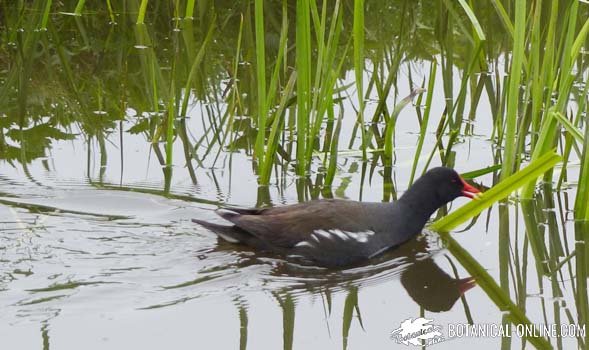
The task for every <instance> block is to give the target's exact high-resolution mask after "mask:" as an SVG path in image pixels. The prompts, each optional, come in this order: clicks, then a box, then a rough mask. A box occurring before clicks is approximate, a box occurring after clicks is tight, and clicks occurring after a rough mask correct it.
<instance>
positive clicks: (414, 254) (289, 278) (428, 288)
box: [217, 231, 475, 312]
mask: <svg viewBox="0 0 589 350" xmlns="http://www.w3.org/2000/svg"><path fill="white" fill-rule="evenodd" d="M235 249H236V246H235V245H233V244H229V243H226V242H224V241H221V240H220V241H219V246H218V247H217V250H218V251H219V250H231V251H235ZM246 250H247V249H246ZM443 251H444V249H443V247H442V246H441V243H440V242H439V237H438V236H437V235H436V234H435V233H431V232H427V231H424V233H423V234H421V235H418V236H416V237H415V238H413V239H411V240H410V241H408V242H406V243H405V244H403V245H401V246H399V247H396V248H393V249H391V250H390V251H388V252H385V253H383V254H382V255H380V256H378V257H376V258H373V259H371V260H370V261H368V262H367V263H365V264H363V265H357V266H354V267H348V268H342V269H333V268H329V269H327V268H321V267H316V266H308V265H302V264H298V263H296V262H293V261H289V260H282V259H276V255H263V254H260V253H255V254H251V251H250V252H249V254H247V257H246V258H244V259H241V261H240V263H239V265H240V267H245V266H250V265H253V264H260V262H262V263H267V264H270V265H271V266H272V268H271V269H270V270H269V272H268V273H267V275H266V276H264V277H263V278H264V279H265V282H266V283H265V285H266V286H267V287H269V288H270V289H271V291H272V293H273V294H275V295H276V293H278V294H285V293H288V294H292V295H293V296H295V297H296V296H298V295H303V294H308V293H320V294H325V293H334V292H339V291H346V290H350V288H362V287H366V286H369V285H374V284H379V283H382V282H385V281H387V280H390V279H395V278H399V276H400V280H401V284H402V285H403V287H404V288H405V289H406V291H407V293H408V294H409V295H410V296H411V298H412V299H413V300H414V301H415V302H416V303H417V304H418V305H419V306H421V307H423V308H424V309H425V310H427V311H431V312H442V311H448V310H450V309H451V308H452V307H453V306H454V304H455V303H456V301H457V300H458V299H459V298H460V297H461V296H462V295H464V293H465V292H466V291H467V290H469V289H471V288H472V287H474V286H475V281H474V279H473V278H472V277H467V278H455V277H452V276H450V275H449V274H448V273H447V272H445V271H444V270H443V269H442V268H440V266H438V264H437V263H436V262H435V261H434V257H435V256H436V255H440V254H442V253H443ZM448 259H449V260H450V263H452V260H451V259H450V258H449V257H448Z"/></svg>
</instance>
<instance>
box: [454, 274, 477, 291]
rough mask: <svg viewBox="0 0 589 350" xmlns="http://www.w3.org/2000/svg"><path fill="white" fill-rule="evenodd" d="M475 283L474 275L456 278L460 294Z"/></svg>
mask: <svg viewBox="0 0 589 350" xmlns="http://www.w3.org/2000/svg"><path fill="white" fill-rule="evenodd" d="M476 285H477V281H476V280H475V279H474V277H467V278H462V279H459V280H458V290H459V291H460V295H464V293H466V292H467V291H468V290H470V289H472V288H474V287H475V286H476Z"/></svg>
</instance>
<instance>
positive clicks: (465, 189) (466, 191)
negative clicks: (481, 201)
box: [460, 178, 481, 199]
mask: <svg viewBox="0 0 589 350" xmlns="http://www.w3.org/2000/svg"><path fill="white" fill-rule="evenodd" d="M460 181H462V195H463V196H464V197H468V198H472V199H478V194H479V193H481V191H479V190H478V189H476V188H475V187H474V186H472V185H470V184H469V183H468V182H466V181H464V179H463V178H460Z"/></svg>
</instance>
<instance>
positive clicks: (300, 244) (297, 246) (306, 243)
mask: <svg viewBox="0 0 589 350" xmlns="http://www.w3.org/2000/svg"><path fill="white" fill-rule="evenodd" d="M295 247H296V248H301V247H309V248H315V246H314V245H313V244H312V243H310V242H308V241H302V242H299V243H297V244H296V245H295Z"/></svg>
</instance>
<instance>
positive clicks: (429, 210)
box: [399, 183, 443, 227]
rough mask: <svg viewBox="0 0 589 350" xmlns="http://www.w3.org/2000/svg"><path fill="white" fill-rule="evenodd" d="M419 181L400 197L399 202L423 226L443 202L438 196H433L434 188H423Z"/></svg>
mask: <svg viewBox="0 0 589 350" xmlns="http://www.w3.org/2000/svg"><path fill="white" fill-rule="evenodd" d="M421 187H422V186H419V184H418V183H415V184H414V185H413V186H411V188H409V189H408V190H407V192H405V193H404V194H403V196H401V198H399V203H401V204H402V206H404V207H405V208H407V209H406V210H409V211H410V212H412V213H413V214H414V219H415V220H416V221H418V222H419V224H420V225H421V226H422V227H423V225H425V223H426V222H427V220H428V219H429V218H430V216H432V214H433V213H435V212H436V210H438V208H439V207H440V206H442V205H443V203H438V201H437V200H436V199H437V197H436V196H432V193H431V192H432V191H434V190H433V189H430V188H421Z"/></svg>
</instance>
